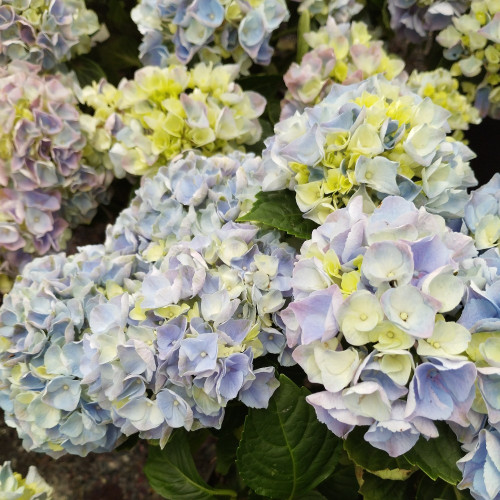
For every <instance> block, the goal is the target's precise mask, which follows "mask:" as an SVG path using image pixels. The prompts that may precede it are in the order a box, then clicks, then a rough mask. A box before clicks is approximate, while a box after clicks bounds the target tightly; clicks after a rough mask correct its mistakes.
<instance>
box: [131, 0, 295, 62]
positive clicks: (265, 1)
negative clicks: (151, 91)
mask: <svg viewBox="0 0 500 500" xmlns="http://www.w3.org/2000/svg"><path fill="white" fill-rule="evenodd" d="M288 17H289V12H288V9H287V6H286V2H285V1H284V0H254V1H251V2H230V1H228V0H203V1H200V0H188V1H182V2H181V1H180V0H141V1H140V2H139V4H138V5H137V7H135V8H134V9H133V10H132V19H133V20H134V22H135V23H136V24H137V26H138V28H139V31H140V32H141V33H142V34H143V37H144V38H143V41H142V44H141V46H140V58H141V60H142V62H143V63H144V64H145V65H149V64H150V65H154V66H161V67H165V66H167V65H168V64H170V63H172V62H174V61H175V60H177V61H180V62H181V63H182V64H187V63H189V62H190V61H191V60H192V59H193V57H194V56H195V55H196V54H198V53H199V54H200V59H201V60H214V58H215V59H216V60H220V59H227V58H229V57H233V59H234V60H235V61H237V62H240V63H241V62H244V61H245V60H249V59H250V60H251V61H254V62H256V63H257V64H262V65H268V64H269V63H270V61H271V56H272V54H273V49H272V48H271V46H270V45H269V40H270V38H271V34H272V33H273V31H274V30H276V29H277V28H278V26H279V25H280V24H281V23H282V22H284V21H286V20H288ZM173 54H175V57H174V56H173Z"/></svg>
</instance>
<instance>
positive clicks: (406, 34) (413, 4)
mask: <svg viewBox="0 0 500 500" xmlns="http://www.w3.org/2000/svg"><path fill="white" fill-rule="evenodd" d="M466 7H467V2H466V0H451V1H449V0H444V1H441V0H437V1H434V0H430V1H429V0H389V3H388V8H389V12H390V15H391V28H392V29H393V30H394V31H395V32H396V34H397V35H398V36H399V37H400V38H401V39H403V38H406V39H408V40H410V41H411V42H413V43H419V42H422V41H423V40H425V39H426V38H427V37H428V36H429V35H430V34H431V33H432V32H434V31H439V30H442V29H443V28H446V26H449V25H450V24H451V22H452V19H453V16H457V15H459V14H462V13H463V12H464V11H465V9H466Z"/></svg>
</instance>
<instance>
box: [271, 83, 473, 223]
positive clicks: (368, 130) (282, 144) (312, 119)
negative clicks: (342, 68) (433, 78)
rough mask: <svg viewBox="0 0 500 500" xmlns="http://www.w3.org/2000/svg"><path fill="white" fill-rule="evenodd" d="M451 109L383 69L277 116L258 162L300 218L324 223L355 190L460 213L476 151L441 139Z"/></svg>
mask: <svg viewBox="0 0 500 500" xmlns="http://www.w3.org/2000/svg"><path fill="white" fill-rule="evenodd" d="M449 116H450V113H449V112H447V111H446V110H444V109H443V108H441V107H440V106H437V105H435V104H434V103H433V102H432V101H431V99H429V98H425V99H422V98H421V97H420V96H418V95H416V94H415V93H413V92H411V91H410V90H409V89H407V88H406V87H405V86H401V85H397V84H395V83H391V82H388V81H387V80H386V79H385V78H384V77H382V76H381V75H376V76H373V77H371V78H369V79H368V80H365V81H362V82H360V83H355V84H352V85H346V86H343V85H333V87H332V90H331V91H330V94H329V95H328V96H327V97H326V98H325V99H324V100H323V101H321V102H320V103H319V104H317V105H316V106H314V107H312V108H308V109H306V110H305V111H304V112H303V113H296V114H295V115H293V116H291V117H290V118H287V119H286V120H283V121H281V122H279V123H278V124H277V125H276V126H275V135H274V136H273V137H271V138H270V139H268V140H267V142H266V144H267V149H266V150H265V152H264V155H263V157H264V161H270V162H273V163H274V164H275V165H276V171H277V172H280V176H278V177H279V178H278V179H277V180H276V182H275V183H274V184H273V186H272V187H271V188H269V187H267V186H264V190H266V189H268V190H273V189H282V188H284V187H288V188H291V189H294V190H295V192H296V199H297V204H298V206H299V208H300V210H301V211H302V212H304V216H305V217H306V218H309V219H312V220H314V221H316V222H319V223H322V222H324V221H325V219H326V217H327V216H328V214H330V213H331V212H332V211H334V210H336V209H338V208H340V207H342V206H345V204H346V203H347V202H348V200H349V199H350V198H351V197H352V196H353V195H354V194H355V193H358V194H362V195H363V196H364V197H365V199H366V201H367V202H370V200H371V201H372V202H374V203H378V202H379V201H380V200H381V199H383V198H384V197H386V196H388V195H399V196H402V197H404V198H405V199H407V200H408V201H414V202H415V204H416V205H417V206H425V207H426V208H427V209H428V210H429V211H431V212H433V213H438V214H441V215H443V216H445V217H449V218H457V217H461V216H462V214H463V207H464V205H465V203H466V201H467V199H468V195H467V192H466V188H467V187H470V186H473V185H475V184H476V180H475V178H474V174H473V172H472V170H471V168H470V166H469V160H470V159H471V158H473V156H474V154H473V153H472V151H471V150H470V149H469V148H467V147H466V146H465V145H464V144H463V143H461V142H458V141H455V140H453V139H451V138H449V137H447V133H448V132H449V130H450V129H449V126H448V123H447V119H448V117H449Z"/></svg>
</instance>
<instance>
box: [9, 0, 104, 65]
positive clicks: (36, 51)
mask: <svg viewBox="0 0 500 500" xmlns="http://www.w3.org/2000/svg"><path fill="white" fill-rule="evenodd" d="M99 28H100V26H99V20H98V19H97V15H96V13H95V12H94V11H92V10H89V9H87V8H86V7H85V2H84V0H50V1H48V0H4V1H3V2H2V4H1V5H0V62H1V63H2V64H5V63H6V62H8V61H12V60H15V59H23V60H26V61H29V62H31V63H34V64H40V65H42V66H43V68H44V69H51V68H53V67H54V66H55V65H56V64H57V63H59V62H63V61H67V60H68V59H71V57H73V56H75V55H77V54H85V53H86V52H89V51H90V48H91V45H92V43H93V41H101V40H103V39H104V38H105V37H106V36H107V33H106V30H105V29H104V28H103V29H102V30H101V32H99Z"/></svg>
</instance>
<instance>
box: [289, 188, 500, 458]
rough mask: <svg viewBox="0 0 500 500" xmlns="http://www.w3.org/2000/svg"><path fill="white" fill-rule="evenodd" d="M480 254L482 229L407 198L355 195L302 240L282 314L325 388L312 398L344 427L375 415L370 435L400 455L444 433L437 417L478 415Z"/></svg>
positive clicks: (295, 345) (462, 422) (296, 354)
mask: <svg viewBox="0 0 500 500" xmlns="http://www.w3.org/2000/svg"><path fill="white" fill-rule="evenodd" d="M474 259H477V250H476V249H475V247H474V242H473V240H472V238H470V237H469V236H466V235H464V234H462V233H455V232H453V231H452V230H451V229H450V228H448V227H447V226H446V224H445V220H444V219H443V218H442V217H440V216H438V215H434V214H431V213H429V212H428V211H427V210H426V209H425V207H420V208H419V209H418V208H416V206H415V205H414V204H413V203H411V202H409V201H407V200H405V199H404V198H402V197H399V196H389V197H386V198H385V199H384V200H383V201H382V203H381V204H380V205H379V206H378V207H377V208H375V209H374V210H373V213H367V212H366V211H365V209H364V203H363V198H362V196H357V197H355V198H353V199H352V200H351V201H350V202H349V204H348V205H347V207H346V208H342V209H340V210H337V211H336V212H334V213H332V214H330V215H329V216H328V217H327V218H326V220H325V222H324V224H323V225H321V226H319V227H318V228H317V229H316V230H314V231H313V234H312V237H311V239H310V240H308V241H306V242H305V243H304V244H303V245H302V248H301V253H300V256H299V257H298V262H297V263H296V264H295V267H294V272H293V278H292V287H293V300H292V302H291V303H290V304H289V305H288V307H287V308H286V309H284V310H283V311H282V312H281V313H280V317H281V320H282V321H283V323H284V325H285V327H286V329H285V335H286V339H287V345H288V347H289V348H290V349H291V350H292V357H293V359H294V360H295V361H296V362H297V363H298V364H299V365H300V366H301V367H302V368H303V369H304V371H305V372H306V374H307V377H308V379H309V381H310V382H313V383H317V384H321V385H322V386H323V388H324V390H323V391H322V392H317V393H315V394H312V395H310V396H308V398H307V399H308V401H309V402H310V403H311V404H312V405H313V406H314V408H315V410H316V413H317V416H318V418H319V420H320V421H322V422H324V423H325V424H326V425H327V426H328V427H329V429H330V430H331V431H332V432H334V433H335V434H336V435H337V436H339V437H345V436H346V435H347V434H348V433H349V432H350V431H351V430H352V429H353V428H354V426H356V425H368V426H370V427H369V428H368V430H367V432H366V434H365V439H366V440H367V441H368V442H370V443H371V444H372V445H373V446H375V447H377V448H380V449H383V450H385V451H387V452H388V453H389V454H390V455H391V456H398V455H401V454H403V453H405V452H406V451H408V450H409V449H411V448H412V447H413V446H414V444H415V443H416V442H417V440H418V438H419V436H420V435H422V436H424V437H425V438H426V439H430V438H433V437H437V435H438V431H437V428H436V426H435V423H434V422H435V421H444V422H447V423H448V424H449V425H451V426H455V428H466V427H467V426H469V425H470V420H469V417H470V412H471V411H472V408H473V404H474V401H475V395H476V389H475V387H476V382H477V380H478V376H479V375H478V372H479V371H480V368H479V367H477V366H476V363H474V361H475V360H474V359H472V358H471V357H470V356H469V355H468V352H469V348H470V343H471V339H472V338H473V335H471V331H470V329H469V325H468V324H465V322H464V321H462V319H465V316H469V315H468V314H467V311H466V309H467V307H468V306H467V301H468V300H469V288H470V281H469V278H468V277H467V276H468V272H467V271H466V269H468V267H469V266H470V264H471V262H473V261H474ZM457 318H458V322H457ZM490 351H491V352H492V353H493V352H494V348H493V347H492V348H491V349H490ZM490 351H489V352H490ZM492 355H493V354H492ZM493 356H494V355H493ZM485 393H486V392H485ZM485 400H486V398H485ZM492 404H495V403H494V401H493V400H492ZM490 420H491V419H490Z"/></svg>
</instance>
